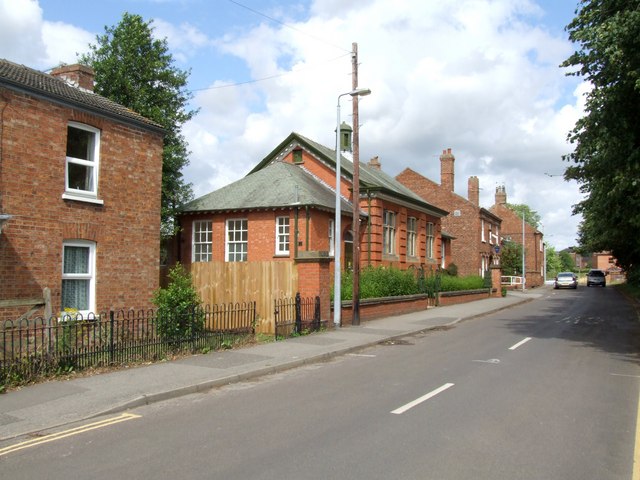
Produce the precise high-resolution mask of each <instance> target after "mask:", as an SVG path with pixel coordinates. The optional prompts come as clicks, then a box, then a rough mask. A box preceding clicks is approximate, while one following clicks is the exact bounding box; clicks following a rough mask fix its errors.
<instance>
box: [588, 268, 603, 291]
mask: <svg viewBox="0 0 640 480" xmlns="http://www.w3.org/2000/svg"><path fill="white" fill-rule="evenodd" d="M606 275H607V274H606V273H605V272H603V271H602V270H595V269H594V270H589V273H587V287H590V286H591V285H602V286H603V287H606V286H607V279H606Z"/></svg>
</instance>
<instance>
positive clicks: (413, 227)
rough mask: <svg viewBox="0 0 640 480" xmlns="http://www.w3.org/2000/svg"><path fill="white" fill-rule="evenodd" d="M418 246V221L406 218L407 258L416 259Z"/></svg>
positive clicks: (413, 218) (414, 218)
mask: <svg viewBox="0 0 640 480" xmlns="http://www.w3.org/2000/svg"><path fill="white" fill-rule="evenodd" d="M417 246H418V219H417V218H416V217H408V218H407V257H411V258H416V257H417V256H418V252H417Z"/></svg>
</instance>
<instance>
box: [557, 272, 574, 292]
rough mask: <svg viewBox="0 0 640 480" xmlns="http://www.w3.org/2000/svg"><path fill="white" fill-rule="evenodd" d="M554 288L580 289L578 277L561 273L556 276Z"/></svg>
mask: <svg viewBox="0 0 640 480" xmlns="http://www.w3.org/2000/svg"><path fill="white" fill-rule="evenodd" d="M553 288H555V289H558V288H574V289H575V288H578V277H576V276H575V274H574V273H573V272H560V273H558V275H556V280H555V282H553Z"/></svg>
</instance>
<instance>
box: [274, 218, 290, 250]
mask: <svg viewBox="0 0 640 480" xmlns="http://www.w3.org/2000/svg"><path fill="white" fill-rule="evenodd" d="M290 223H291V219H290V218H289V216H288V215H287V216H281V217H276V256H288V255H289V254H290V248H291V227H290Z"/></svg>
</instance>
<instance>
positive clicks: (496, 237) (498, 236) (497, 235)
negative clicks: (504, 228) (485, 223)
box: [493, 225, 500, 245]
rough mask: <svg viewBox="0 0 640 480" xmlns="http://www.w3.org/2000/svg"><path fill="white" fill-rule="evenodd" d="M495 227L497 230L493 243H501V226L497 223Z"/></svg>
mask: <svg viewBox="0 0 640 480" xmlns="http://www.w3.org/2000/svg"><path fill="white" fill-rule="evenodd" d="M494 227H495V232H496V233H494V234H493V244H495V245H499V244H500V228H499V227H498V226H497V225H494Z"/></svg>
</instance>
